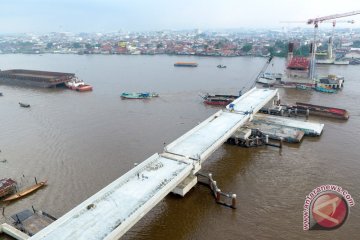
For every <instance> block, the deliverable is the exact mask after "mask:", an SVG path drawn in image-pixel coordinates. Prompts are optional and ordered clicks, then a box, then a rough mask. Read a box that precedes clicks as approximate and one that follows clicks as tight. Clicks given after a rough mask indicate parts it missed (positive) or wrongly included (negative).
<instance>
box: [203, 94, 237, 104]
mask: <svg viewBox="0 0 360 240" xmlns="http://www.w3.org/2000/svg"><path fill="white" fill-rule="evenodd" d="M200 97H202V98H203V99H204V103H205V104H208V105H217V106H226V105H228V104H230V103H231V102H233V101H234V100H235V99H237V98H238V97H239V96H236V95H219V94H215V95H211V94H209V93H207V94H205V95H204V96H202V95H200Z"/></svg>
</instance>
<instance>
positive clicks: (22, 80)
mask: <svg viewBox="0 0 360 240" xmlns="http://www.w3.org/2000/svg"><path fill="white" fill-rule="evenodd" d="M74 77H75V74H74V73H62V72H49V71H38V70H25V69H10V70H4V71H1V70H0V83H4V84H11V85H23V86H30V87H41V88H51V87H57V86H60V85H64V84H65V83H66V82H68V81H70V80H71V79H72V78H74Z"/></svg>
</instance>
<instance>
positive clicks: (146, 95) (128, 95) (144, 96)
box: [120, 92, 159, 99]
mask: <svg viewBox="0 0 360 240" xmlns="http://www.w3.org/2000/svg"><path fill="white" fill-rule="evenodd" d="M120 96H121V98H122V99H149V98H153V97H158V96H159V94H157V93H154V92H153V93H149V92H142V93H131V92H123V93H122V94H121V95H120Z"/></svg>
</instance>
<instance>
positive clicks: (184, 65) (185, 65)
mask: <svg viewBox="0 0 360 240" xmlns="http://www.w3.org/2000/svg"><path fill="white" fill-rule="evenodd" d="M174 66H175V67H197V66H198V64H197V63H195V62H176V63H174Z"/></svg>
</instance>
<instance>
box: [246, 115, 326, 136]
mask: <svg viewBox="0 0 360 240" xmlns="http://www.w3.org/2000/svg"><path fill="white" fill-rule="evenodd" d="M252 123H253V124H260V125H271V126H279V127H287V128H292V129H295V130H300V131H303V132H304V134H305V135H307V136H320V135H321V133H322V131H323V129H324V124H322V123H314V122H308V121H305V122H304V121H299V120H294V119H290V118H285V117H279V116H273V115H267V114H261V113H258V114H256V115H255V116H254V119H253V121H252Z"/></svg>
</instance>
